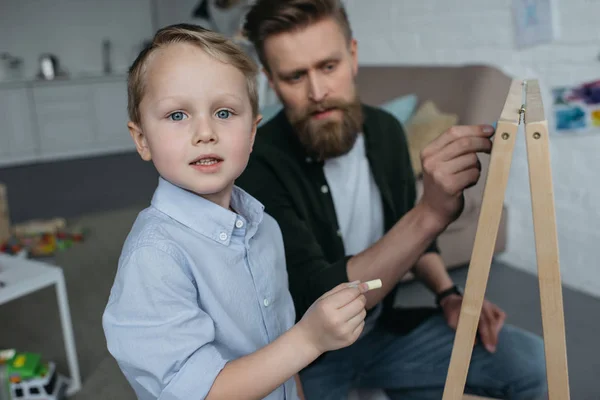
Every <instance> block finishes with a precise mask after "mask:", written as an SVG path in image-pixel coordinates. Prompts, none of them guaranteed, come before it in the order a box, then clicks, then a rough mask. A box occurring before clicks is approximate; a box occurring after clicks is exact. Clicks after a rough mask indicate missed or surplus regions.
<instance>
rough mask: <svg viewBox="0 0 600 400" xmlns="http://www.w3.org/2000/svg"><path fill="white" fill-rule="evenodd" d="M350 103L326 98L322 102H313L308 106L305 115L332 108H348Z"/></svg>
mask: <svg viewBox="0 0 600 400" xmlns="http://www.w3.org/2000/svg"><path fill="white" fill-rule="evenodd" d="M347 108H348V103H347V102H345V101H342V100H335V99H331V100H324V101H322V102H320V103H315V104H311V105H309V106H308V109H307V110H306V112H305V116H309V115H312V114H316V113H320V112H323V111H328V110H331V109H342V110H344V109H347Z"/></svg>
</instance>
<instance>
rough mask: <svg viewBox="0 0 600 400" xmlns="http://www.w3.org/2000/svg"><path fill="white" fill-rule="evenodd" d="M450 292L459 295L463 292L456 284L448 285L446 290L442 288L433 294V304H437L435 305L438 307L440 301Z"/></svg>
mask: <svg viewBox="0 0 600 400" xmlns="http://www.w3.org/2000/svg"><path fill="white" fill-rule="evenodd" d="M452 294H457V295H459V296H462V295H463V292H462V290H461V289H460V287H459V286H458V285H453V286H452V287H450V288H448V289H446V290H442V291H441V292H440V293H438V294H437V295H436V296H435V304H437V306H438V307H440V303H441V301H442V300H443V299H445V298H446V297H448V296H450V295H452Z"/></svg>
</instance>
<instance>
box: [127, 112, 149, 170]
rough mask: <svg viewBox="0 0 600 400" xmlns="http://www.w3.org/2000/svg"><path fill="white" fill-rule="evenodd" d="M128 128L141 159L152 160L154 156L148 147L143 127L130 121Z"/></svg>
mask: <svg viewBox="0 0 600 400" xmlns="http://www.w3.org/2000/svg"><path fill="white" fill-rule="evenodd" d="M127 128H128V129H129V134H130V135H131V138H132V139H133V142H134V143H135V148H136V150H137V152H138V154H139V155H140V157H142V160H144V161H150V160H152V154H150V147H148V141H147V140H146V135H144V132H143V131H142V128H141V126H139V125H138V124H136V123H135V122H131V121H129V122H128V123H127Z"/></svg>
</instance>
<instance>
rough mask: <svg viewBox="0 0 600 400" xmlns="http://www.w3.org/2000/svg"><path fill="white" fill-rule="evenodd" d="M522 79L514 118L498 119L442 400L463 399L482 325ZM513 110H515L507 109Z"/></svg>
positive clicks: (511, 101) (511, 102) (509, 105)
mask: <svg viewBox="0 0 600 400" xmlns="http://www.w3.org/2000/svg"><path fill="white" fill-rule="evenodd" d="M521 96H522V87H521V82H520V81H517V80H515V81H513V83H512V85H511V87H510V91H509V95H508V97H507V102H506V105H505V108H504V110H505V111H504V112H503V113H502V115H503V116H504V115H505V114H509V115H510V116H511V117H512V120H506V119H502V118H501V120H500V121H499V122H498V126H497V129H496V134H495V136H494V145H493V147H492V154H491V158H490V165H489V170H488V176H487V181H486V185H485V190H484V193H483V202H482V207H481V212H480V215H479V222H478V226H477V233H476V235H475V243H474V247H473V253H472V256H471V262H470V265H469V271H468V275H467V282H466V286H465V293H464V298H463V303H462V306H461V311H460V317H459V321H458V326H457V330H456V337H455V340H454V346H453V348H452V355H451V357H450V367H449V370H448V375H447V377H446V386H445V388H444V396H443V400H462V399H463V393H464V388H465V383H466V380H467V372H468V369H469V364H470V362H471V355H472V352H473V343H474V341H475V335H476V333H477V329H478V326H479V318H480V313H481V307H482V305H483V299H484V297H485V291H486V286H487V281H488V277H489V271H490V265H491V262H492V257H493V253H494V248H495V245H496V238H497V235H498V228H499V225H500V218H501V215H502V205H503V203H504V196H505V192H506V185H507V182H508V176H509V173H510V164H511V160H512V154H513V150H514V145H515V138H516V134H517V130H518V123H519V119H518V118H519V114H518V110H519V109H520V107H521V104H522V98H521ZM507 111H513V112H507Z"/></svg>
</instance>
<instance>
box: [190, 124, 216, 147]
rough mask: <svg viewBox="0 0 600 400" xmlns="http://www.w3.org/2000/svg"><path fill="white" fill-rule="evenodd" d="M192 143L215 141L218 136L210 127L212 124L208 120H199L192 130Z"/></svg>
mask: <svg viewBox="0 0 600 400" xmlns="http://www.w3.org/2000/svg"><path fill="white" fill-rule="evenodd" d="M193 140H194V144H197V143H210V142H217V141H218V137H217V135H216V133H215V131H214V129H212V126H211V124H210V123H208V122H200V123H199V124H198V125H197V126H196V127H195V132H194V139H193Z"/></svg>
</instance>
